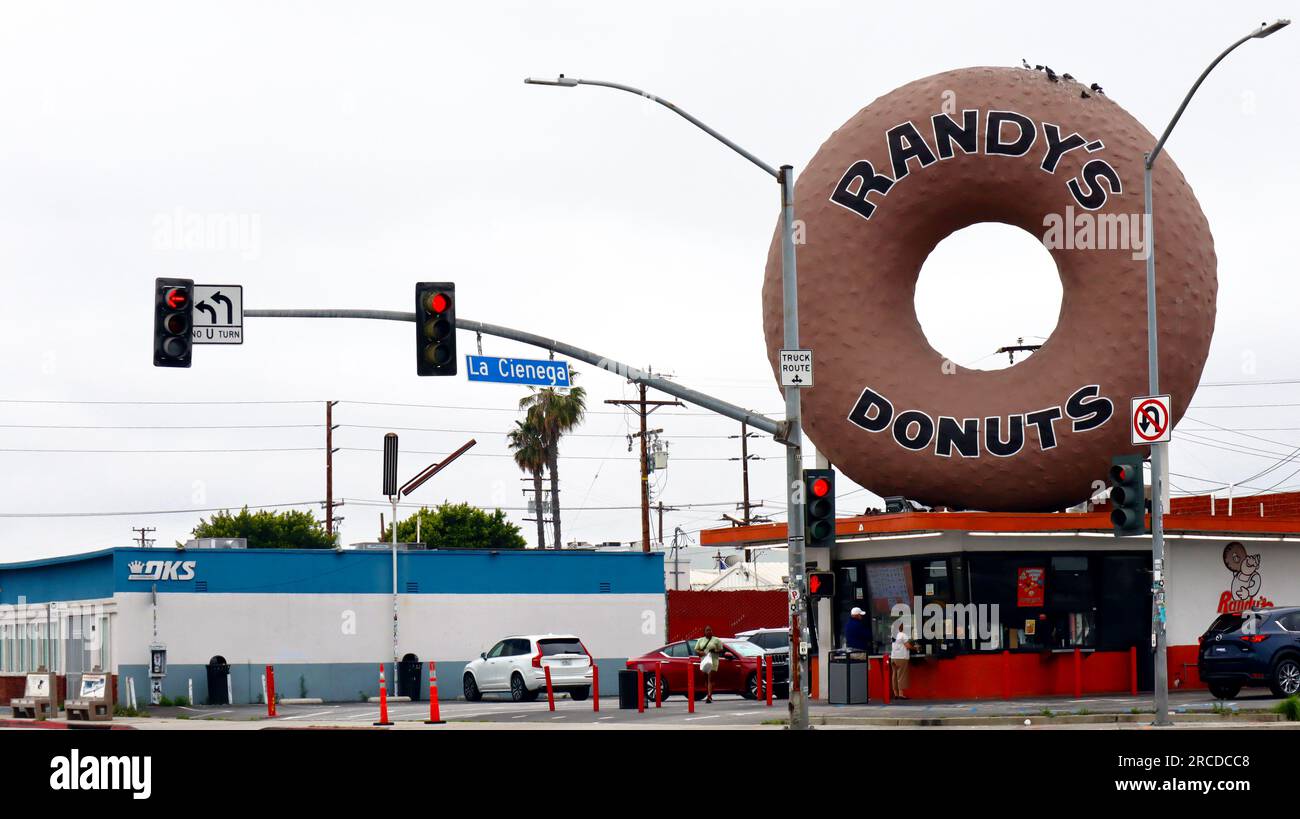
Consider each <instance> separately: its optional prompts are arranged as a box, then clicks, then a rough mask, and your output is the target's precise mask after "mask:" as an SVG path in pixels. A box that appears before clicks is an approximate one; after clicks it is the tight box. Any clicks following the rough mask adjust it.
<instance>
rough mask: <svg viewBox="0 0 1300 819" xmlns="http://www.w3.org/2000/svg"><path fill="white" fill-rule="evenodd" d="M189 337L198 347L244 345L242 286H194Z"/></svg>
mask: <svg viewBox="0 0 1300 819" xmlns="http://www.w3.org/2000/svg"><path fill="white" fill-rule="evenodd" d="M190 338H191V340H192V341H193V342H194V343H195V344H243V343H244V287H243V285H239V284H196V285H194V301H193V303H192V305H191V306H190Z"/></svg>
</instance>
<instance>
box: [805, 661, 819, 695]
mask: <svg viewBox="0 0 1300 819" xmlns="http://www.w3.org/2000/svg"><path fill="white" fill-rule="evenodd" d="M820 670H821V663H820V662H818V657H817V655H816V654H814V655H813V656H811V657H809V658H808V690H809V692H810V693H809V695H808V698H809V699H814V700H817V699H821V693H822V690H821V689H822V686H821V682H822V681H821V676H820V675H819V674H818V673H817V672H818V671H820Z"/></svg>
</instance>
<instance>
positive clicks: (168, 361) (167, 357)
mask: <svg viewBox="0 0 1300 819" xmlns="http://www.w3.org/2000/svg"><path fill="white" fill-rule="evenodd" d="M153 290H154V296H153V365H154V366H155V367H188V366H190V355H191V352H192V350H193V345H194V340H193V339H192V338H190V304H191V302H192V301H193V293H194V281H193V280H192V279H162V278H159V279H154V283H153Z"/></svg>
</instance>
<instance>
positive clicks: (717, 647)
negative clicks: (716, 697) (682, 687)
mask: <svg viewBox="0 0 1300 819" xmlns="http://www.w3.org/2000/svg"><path fill="white" fill-rule="evenodd" d="M722 649H723V645H722V641H721V640H719V639H718V638H717V637H714V636H713V626H705V627H704V636H703V637H701V638H700V639H698V640H696V641H695V653H696V654H698V655H700V657H701V660H700V671H701V672H702V673H703V674H704V679H705V681H706V683H707V685H708V687H707V688H706V689H705V690H706V691H707V692H708V693H707V694H706V695H705V697H704V701H705V702H713V675H714V673H716V672H717V670H718V663H719V661H721V660H722Z"/></svg>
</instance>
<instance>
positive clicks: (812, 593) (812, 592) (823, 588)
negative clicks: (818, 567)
mask: <svg viewBox="0 0 1300 819" xmlns="http://www.w3.org/2000/svg"><path fill="white" fill-rule="evenodd" d="M808 596H809V597H834V596H835V572H808Z"/></svg>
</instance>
